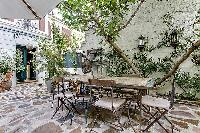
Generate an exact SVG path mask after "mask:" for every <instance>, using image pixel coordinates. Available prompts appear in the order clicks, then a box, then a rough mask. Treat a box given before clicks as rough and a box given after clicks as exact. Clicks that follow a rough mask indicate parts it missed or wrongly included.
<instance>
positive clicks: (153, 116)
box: [143, 106, 168, 132]
mask: <svg viewBox="0 0 200 133" xmlns="http://www.w3.org/2000/svg"><path fill="white" fill-rule="evenodd" d="M143 107H144V108H145V109H146V110H143V111H144V112H145V113H147V114H149V115H150V116H151V118H150V119H149V120H148V121H150V120H151V119H152V118H155V119H156V117H155V116H156V115H157V114H158V113H160V114H161V115H162V112H159V109H158V108H156V109H157V110H158V111H156V112H155V113H154V114H151V113H150V111H149V110H148V108H147V107H145V106H143ZM166 111H167V110H166ZM164 115H165V114H163V116H164ZM156 122H157V123H158V124H159V125H160V126H161V127H162V128H163V129H164V130H165V131H166V132H168V131H167V130H166V129H165V128H164V126H163V125H162V124H161V123H160V122H159V120H157V121H156Z"/></svg>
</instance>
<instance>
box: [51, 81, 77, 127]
mask: <svg viewBox="0 0 200 133" xmlns="http://www.w3.org/2000/svg"><path fill="white" fill-rule="evenodd" d="M56 85H57V93H54V99H58V104H57V107H56V110H55V112H54V114H53V116H52V119H53V117H54V116H55V115H56V113H57V112H58V111H59V110H60V109H62V111H63V110H64V107H65V109H67V111H68V113H67V115H66V116H65V117H64V121H65V120H66V119H67V118H68V116H69V115H70V114H71V113H73V114H74V112H77V113H79V112H78V111H77V110H76V107H75V104H74V102H73V99H74V97H75V93H74V92H72V91H71V86H68V87H67V86H66V83H65V82H64V80H63V78H62V79H61V81H60V80H59V81H57V83H56ZM70 119H71V124H72V118H70ZM63 123H64V122H63ZM63 123H62V124H63Z"/></svg>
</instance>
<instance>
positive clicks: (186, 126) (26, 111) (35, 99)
mask: <svg viewBox="0 0 200 133" xmlns="http://www.w3.org/2000/svg"><path fill="white" fill-rule="evenodd" d="M51 101H52V98H51V94H50V93H49V92H48V91H47V88H46V87H45V86H39V85H38V83H37V82H35V83H26V84H18V85H17V86H16V88H12V89H11V91H6V92H4V93H0V133H62V132H63V133H86V132H89V131H90V129H91V128H89V125H90V123H91V121H92V120H91V119H90V118H88V122H87V123H86V121H85V117H84V115H78V114H75V116H74V118H73V122H72V125H70V120H67V121H65V123H64V124H63V125H61V123H62V120H61V118H62V116H65V111H61V110H60V111H59V112H60V113H58V114H56V116H55V118H53V119H51V117H52V114H53V112H54V111H55V108H51ZM168 117H169V118H170V120H171V121H172V122H173V123H174V125H175V129H176V130H174V132H182V133H199V132H200V122H199V121H200V108H199V106H197V105H187V104H178V103H176V104H175V105H174V108H173V109H172V110H171V111H170V112H169V114H168ZM121 121H122V122H123V123H124V126H126V127H125V130H124V131H119V130H117V129H115V128H113V127H110V126H109V125H106V124H105V123H102V122H99V124H100V125H99V127H95V128H93V130H94V131H91V132H97V133H117V132H122V133H132V132H134V130H133V129H132V128H131V126H130V125H128V124H125V123H128V119H127V117H126V116H122V118H121ZM133 121H134V119H133ZM161 121H162V123H165V122H166V121H165V120H161ZM134 128H135V129H136V130H135V131H136V132H139V130H137V129H139V126H138V125H136V126H134ZM150 131H151V132H152V133H163V132H164V131H163V129H162V128H160V127H159V126H157V125H155V126H153V127H152V128H150Z"/></svg>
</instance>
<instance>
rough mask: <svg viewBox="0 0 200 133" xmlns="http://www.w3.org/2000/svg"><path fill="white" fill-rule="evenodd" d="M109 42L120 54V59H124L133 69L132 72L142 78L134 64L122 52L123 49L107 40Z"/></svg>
mask: <svg viewBox="0 0 200 133" xmlns="http://www.w3.org/2000/svg"><path fill="white" fill-rule="evenodd" d="M106 40H107V42H108V43H109V44H110V45H111V46H112V47H113V49H114V50H115V51H116V52H117V53H118V55H119V56H120V57H122V58H123V59H124V61H125V62H126V63H127V64H128V65H129V66H130V67H131V70H132V71H133V72H134V73H135V74H136V75H138V76H140V73H139V71H138V70H137V68H136V67H135V66H134V63H133V62H132V61H131V60H130V59H129V58H128V57H127V55H126V54H125V53H124V52H123V51H122V50H121V48H120V47H119V46H118V45H117V44H116V43H114V42H113V41H112V40H111V39H109V38H107V39H106Z"/></svg>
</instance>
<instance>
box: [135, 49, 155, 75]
mask: <svg viewBox="0 0 200 133" xmlns="http://www.w3.org/2000/svg"><path fill="white" fill-rule="evenodd" d="M134 59H135V60H137V62H138V63H137V65H136V66H137V67H138V68H139V71H140V72H141V73H142V76H143V77H148V76H149V75H151V74H152V73H153V72H156V71H157V66H156V63H155V62H153V60H152V58H148V57H147V54H145V53H142V52H139V53H135V54H134Z"/></svg>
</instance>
